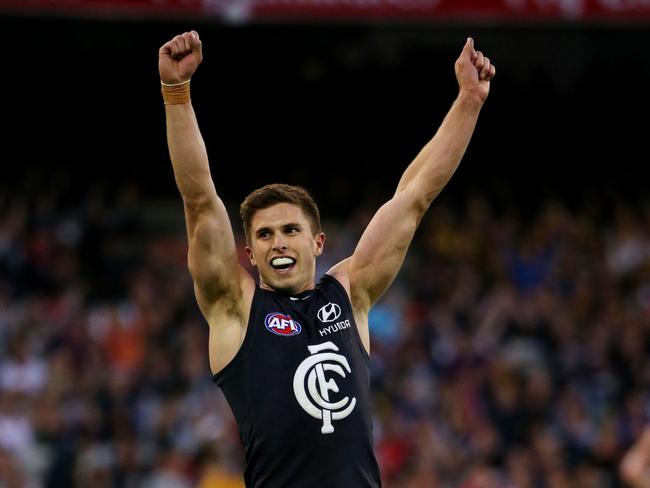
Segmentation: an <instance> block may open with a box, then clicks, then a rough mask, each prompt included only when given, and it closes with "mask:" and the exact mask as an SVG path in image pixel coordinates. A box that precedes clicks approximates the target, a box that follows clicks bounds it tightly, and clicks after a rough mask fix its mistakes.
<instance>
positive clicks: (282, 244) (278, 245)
mask: <svg viewBox="0 0 650 488" xmlns="http://www.w3.org/2000/svg"><path fill="white" fill-rule="evenodd" d="M273 249H274V250H282V249H287V241H286V238H285V237H284V236H283V235H282V234H281V233H279V232H278V233H277V234H275V240H274V241H273Z"/></svg>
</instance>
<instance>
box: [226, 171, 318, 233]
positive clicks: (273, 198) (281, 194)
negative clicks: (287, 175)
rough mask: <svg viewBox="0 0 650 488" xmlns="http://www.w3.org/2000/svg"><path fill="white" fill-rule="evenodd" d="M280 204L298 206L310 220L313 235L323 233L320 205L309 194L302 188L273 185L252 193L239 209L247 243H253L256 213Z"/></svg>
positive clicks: (280, 184)
mask: <svg viewBox="0 0 650 488" xmlns="http://www.w3.org/2000/svg"><path fill="white" fill-rule="evenodd" d="M278 203H292V204H294V205H297V206H298V207H300V209H301V210H302V211H303V212H304V214H305V216H306V217H307V220H309V224H310V226H311V231H312V234H313V235H316V234H317V233H319V232H320V231H321V227H320V212H319V211H318V205H316V202H315V201H314V199H313V198H312V196H311V195H310V194H309V192H308V191H307V190H305V189H304V188H302V187H301V186H294V185H285V184H282V183H273V184H271V185H265V186H263V187H262V188H258V189H257V190H254V191H253V192H251V193H250V194H249V195H248V196H247V197H246V198H245V199H244V201H243V202H242V204H241V206H240V207H239V215H241V218H242V221H243V223H244V234H245V235H246V241H247V242H249V243H250V242H251V239H250V226H251V222H252V220H253V216H254V215H255V212H257V211H258V210H262V209H265V208H269V207H272V206H273V205H276V204H278Z"/></svg>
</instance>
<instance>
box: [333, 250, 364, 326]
mask: <svg viewBox="0 0 650 488" xmlns="http://www.w3.org/2000/svg"><path fill="white" fill-rule="evenodd" d="M350 260H351V258H347V259H344V260H343V261H341V262H339V263H338V264H336V265H334V266H333V267H332V268H330V270H329V271H328V272H327V275H329V276H331V277H332V278H334V279H335V280H336V281H338V282H339V283H340V285H341V286H342V287H343V289H344V290H345V292H346V293H347V295H348V298H349V299H350V303H351V304H352V309H353V310H354V311H355V312H364V313H367V312H368V309H369V308H370V303H369V302H368V300H367V297H366V294H364V293H362V292H361V291H360V290H358V289H357V288H356V287H355V283H354V281H353V280H352V279H351V277H350Z"/></svg>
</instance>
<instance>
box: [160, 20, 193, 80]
mask: <svg viewBox="0 0 650 488" xmlns="http://www.w3.org/2000/svg"><path fill="white" fill-rule="evenodd" d="M202 60H203V53H202V51H201V40H200V39H199V34H198V32H196V31H191V32H185V33H183V34H182V35H179V36H176V37H174V38H173V39H172V40H171V41H169V42H166V43H165V44H163V45H162V47H161V48H160V50H159V51H158V70H159V71H160V81H162V82H163V83H171V84H173V83H182V82H183V81H187V80H189V79H190V78H191V77H192V75H193V74H194V72H195V71H196V68H198V67H199V64H201V61H202Z"/></svg>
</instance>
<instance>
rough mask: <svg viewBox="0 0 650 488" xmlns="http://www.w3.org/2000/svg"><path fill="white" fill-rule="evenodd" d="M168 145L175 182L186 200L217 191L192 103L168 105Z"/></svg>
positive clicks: (166, 110)
mask: <svg viewBox="0 0 650 488" xmlns="http://www.w3.org/2000/svg"><path fill="white" fill-rule="evenodd" d="M165 112H166V120H167V145H168V147H169V156H170V158H171V161H172V166H173V168H174V177H175V179H176V185H177V186H178V190H179V191H180V193H181V195H182V196H183V199H184V200H185V201H186V202H196V201H199V200H201V199H203V198H205V197H206V196H211V195H213V194H214V184H213V182H212V177H211V175H210V165H209V162H208V156H207V152H206V149H205V142H204V141H203V137H202V136H201V131H200V130H199V125H198V122H197V120H196V116H195V114H194V109H193V108H192V104H191V103H189V102H188V103H185V104H177V105H165Z"/></svg>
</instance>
